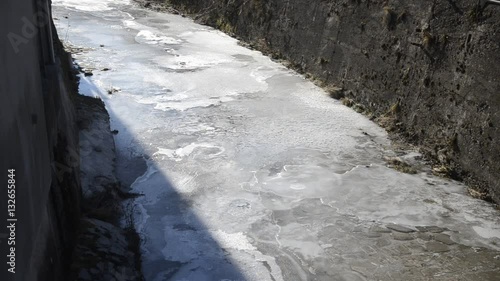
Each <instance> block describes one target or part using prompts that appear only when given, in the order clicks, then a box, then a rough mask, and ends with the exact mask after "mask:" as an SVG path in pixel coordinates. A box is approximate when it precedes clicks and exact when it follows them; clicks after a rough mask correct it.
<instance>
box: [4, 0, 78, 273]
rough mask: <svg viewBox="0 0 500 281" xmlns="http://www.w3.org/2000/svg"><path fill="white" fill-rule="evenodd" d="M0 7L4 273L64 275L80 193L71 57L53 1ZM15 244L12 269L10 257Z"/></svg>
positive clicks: (8, 3)
mask: <svg viewBox="0 0 500 281" xmlns="http://www.w3.org/2000/svg"><path fill="white" fill-rule="evenodd" d="M0 11H1V14H2V15H1V20H0V22H1V24H0V36H1V42H2V44H1V45H0V65H1V68H0V77H1V78H0V79H1V82H0V107H1V110H0V115H1V116H0V128H1V132H2V133H1V135H0V150H1V157H2V158H1V160H0V173H1V174H2V177H1V178H2V181H3V182H2V183H1V184H2V187H1V188H0V190H1V191H0V214H1V215H0V219H1V224H2V226H1V230H0V255H1V257H2V259H1V261H2V262H1V264H2V265H1V267H0V280H27V281H33V280H64V281H66V280H67V279H65V275H66V274H67V272H66V271H67V270H68V269H69V257H70V255H71V252H72V249H73V244H74V242H75V241H74V237H75V235H74V234H75V232H76V230H77V227H78V223H79V217H80V215H79V212H80V211H79V210H80V207H79V202H80V196H81V190H80V183H79V160H78V131H77V127H76V123H75V112H74V106H73V101H72V99H74V96H75V95H76V91H77V89H76V83H75V81H74V80H73V79H74V78H73V75H72V72H71V70H72V66H71V64H72V62H71V59H70V57H69V56H68V54H66V53H65V52H64V51H63V50H62V46H61V45H60V43H59V41H58V39H57V34H55V28H53V26H52V20H51V15H50V1H49V0H35V1H32V0H16V1H2V2H1V4H0ZM8 169H15V185H16V188H15V203H16V204H15V218H16V219H17V222H15V234H16V236H15V238H16V239H15V245H9V244H8V243H9V240H8V238H9V236H10V232H9V230H7V229H6V228H5V227H6V224H7V222H6V217H7V215H8V214H7V203H8V202H7V199H8V197H7V190H8V188H7V182H8V172H7V170H8ZM11 203H12V202H11ZM11 247H15V274H13V273H11V272H8V268H11V266H10V265H8V264H6V262H7V261H8V260H7V259H10V258H7V257H6V255H8V254H9V253H10V252H11V251H10V250H11V249H10V248H11Z"/></svg>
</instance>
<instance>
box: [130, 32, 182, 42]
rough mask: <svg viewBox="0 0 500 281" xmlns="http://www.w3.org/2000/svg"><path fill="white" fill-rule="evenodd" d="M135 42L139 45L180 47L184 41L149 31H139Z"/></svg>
mask: <svg viewBox="0 0 500 281" xmlns="http://www.w3.org/2000/svg"><path fill="white" fill-rule="evenodd" d="M135 41H136V42H137V43H141V44H150V45H178V44H181V43H182V40H179V39H175V38H173V37H168V36H165V35H161V34H157V33H154V32H152V31H149V30H141V31H139V33H138V34H137V35H136V36H135Z"/></svg>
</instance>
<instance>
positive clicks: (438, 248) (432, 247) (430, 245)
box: [425, 241, 450, 253]
mask: <svg viewBox="0 0 500 281" xmlns="http://www.w3.org/2000/svg"><path fill="white" fill-rule="evenodd" d="M425 249H426V250H427V251H429V252H434V253H443V252H448V251H449V250H450V248H448V246H446V245H444V244H442V243H439V242H435V241H431V242H427V243H426V244H425Z"/></svg>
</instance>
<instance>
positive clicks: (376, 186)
mask: <svg viewBox="0 0 500 281" xmlns="http://www.w3.org/2000/svg"><path fill="white" fill-rule="evenodd" d="M54 3H55V7H56V8H55V14H56V15H57V16H59V17H63V16H64V15H70V18H69V21H70V22H71V27H70V29H69V34H70V38H71V43H72V44H74V45H77V46H82V47H87V48H89V51H87V52H82V53H80V54H78V55H77V56H76V59H77V62H79V63H81V64H89V65H91V66H92V67H93V68H94V69H96V71H94V76H92V77H82V83H81V86H80V88H81V92H82V94H86V95H90V96H100V97H101V98H102V99H103V100H105V102H106V106H107V108H108V110H109V111H110V114H111V117H112V126H113V128H114V129H117V130H119V132H120V133H119V134H118V135H117V136H116V143H117V152H118V153H119V155H121V157H124V159H127V157H128V158H130V159H134V157H138V156H143V157H144V158H145V159H146V160H147V165H148V168H147V171H146V172H145V173H144V175H142V176H141V177H139V178H138V179H137V180H136V181H135V182H134V183H133V185H132V187H133V191H134V192H138V193H142V194H144V196H143V197H140V198H138V199H137V200H136V203H137V206H136V208H135V213H136V226H137V229H138V230H139V232H140V233H141V237H142V238H143V245H142V251H143V253H144V256H143V269H144V272H145V277H146V280H148V281H149V280H243V279H245V280H259V281H262V280H277V281H278V280H374V279H378V280H390V279H395V280H403V279H404V280H406V279H408V278H406V276H402V275H400V274H402V272H406V271H405V270H406V269H407V268H410V269H409V270H410V271H411V270H413V271H412V272H414V273H416V274H424V275H425V274H429V275H425V276H427V277H428V276H431V277H429V278H427V277H426V278H427V279H431V278H432V277H435V276H437V275H434V274H438V275H439V276H447V274H458V275H456V276H461V275H463V276H469V275H467V274H474V270H476V269H477V268H483V269H485V268H489V269H490V271H491V270H493V269H494V268H500V264H499V261H498V260H497V259H493V258H490V256H489V255H490V254H491V255H493V256H494V255H499V253H498V252H495V251H496V250H498V248H499V245H500V216H499V212H498V210H495V209H494V208H492V206H491V205H489V204H488V203H486V202H483V201H479V200H475V199H473V198H471V197H469V196H468V195H467V194H466V192H465V187H464V186H463V185H462V184H460V183H457V182H453V181H449V180H445V179H441V178H437V177H434V176H432V175H430V174H429V173H428V172H425V171H423V172H421V173H419V174H416V175H408V174H403V173H400V172H397V171H395V170H392V169H389V168H387V167H386V165H385V162H384V160H383V159H384V156H387V155H394V152H393V151H391V150H390V146H389V145H390V142H389V140H388V138H387V135H386V133H385V132H384V130H383V129H381V128H380V127H378V126H376V125H375V124H374V123H373V122H371V121H370V120H368V119H367V118H366V117H364V116H362V115H359V114H357V113H356V112H354V111H353V110H351V109H349V108H347V107H345V106H343V105H341V104H340V103H339V102H338V101H334V100H332V99H331V98H329V96H328V95H327V93H325V92H324V91H323V90H321V89H320V88H318V87H316V86H315V85H314V84H313V83H311V82H309V81H307V80H305V79H304V78H303V77H302V76H300V75H297V74H295V73H294V72H292V71H290V70H288V69H286V68H284V67H283V66H282V65H280V64H277V63H275V62H273V61H271V60H270V59H269V58H267V57H264V56H262V54H261V53H259V52H257V51H252V50H248V49H245V48H243V47H241V46H239V45H238V44H237V40H235V39H233V38H230V37H228V36H227V35H224V34H222V33H221V32H219V31H215V30H212V29H210V28H207V27H205V26H200V25H197V24H195V23H193V22H192V21H191V20H189V19H186V18H182V17H180V16H174V15H169V14H160V13H155V12H151V11H145V10H142V9H140V8H138V7H137V6H133V5H128V4H126V3H127V2H126V1H102V0H99V1H98V0H79V1H73V0H57V1H54ZM110 14H114V15H115V16H113V17H110V16H109V15H110ZM56 25H57V27H58V29H59V31H60V34H65V32H66V31H67V28H68V25H67V24H66V23H65V22H56ZM100 45H105V47H100ZM103 68H108V69H110V70H109V71H100V69H103ZM110 87H119V88H120V89H121V91H120V92H119V93H115V94H113V95H108V94H107V91H106V89H107V88H110ZM417 156H419V154H418V153H414V152H411V153H409V154H408V155H406V156H402V157H403V158H404V159H406V160H408V161H414V159H415V157H417ZM124 169H125V170H124V171H121V173H122V174H123V173H127V172H130V171H127V170H126V168H124ZM134 172H137V171H134ZM393 223H396V224H399V225H402V226H405V227H408V228H411V229H416V226H435V227H437V228H435V229H439V230H440V231H442V232H443V233H444V234H446V235H449V236H450V237H451V241H453V243H458V244H456V245H455V244H453V245H445V244H438V245H441V246H440V247H436V246H435V244H432V243H434V242H435V241H431V242H432V243H431V242H428V240H425V239H434V238H433V236H432V235H436V234H428V233H427V234H425V233H424V234H420V233H419V234H417V233H410V234H407V233H397V232H395V231H391V230H388V229H387V228H385V226H386V225H387V224H393ZM380 229H382V230H383V231H380ZM436 239H438V238H436ZM436 243H438V242H436ZM472 247H474V248H472ZM478 247H482V248H481V249H485V250H476V249H479V248H478ZM436 251H437V253H436ZM439 251H440V252H439ZM456 257H467V258H462V259H461V260H459V261H456V264H452V262H455V260H456V259H457V258H456ZM474 263H476V265H474ZM422 264H423V265H425V267H424V268H420V267H418V266H417V265H422ZM449 267H450V268H451V267H452V268H454V269H456V270H455V271H453V272H454V273H453V272H451V273H450V272H449V271H447V268H449ZM485 270H486V269H485ZM488 272H489V271H488ZM493 272H494V273H496V271H493ZM450 276H451V277H450ZM456 276H455V275H453V276H452V275H449V279H447V280H457V279H458V278H454V277H456ZM460 278H461V277H460ZM408 280H421V279H418V278H417V279H411V278H409V279H408ZM466 280H468V279H467V278H466ZM485 280H487V279H485ZM491 280H494V279H491Z"/></svg>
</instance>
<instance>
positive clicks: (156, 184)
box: [80, 77, 247, 281]
mask: <svg viewBox="0 0 500 281" xmlns="http://www.w3.org/2000/svg"><path fill="white" fill-rule="evenodd" d="M80 83H81V84H80V89H85V90H86V91H88V90H89V89H90V91H89V92H90V93H93V94H96V95H97V96H98V97H99V98H101V99H102V100H103V101H104V102H105V104H106V100H107V97H106V95H107V94H108V93H107V92H106V91H105V90H103V89H100V88H99V87H98V86H97V85H96V84H94V83H93V81H92V79H91V78H88V77H82V79H81V80H80ZM107 110H108V113H109V115H110V118H111V126H112V129H113V130H114V129H116V130H117V131H115V133H116V134H117V135H116V137H115V140H116V138H119V137H123V138H125V139H127V140H128V141H127V142H128V143H133V146H136V147H135V149H134V150H135V151H146V149H145V148H144V147H142V146H141V144H140V142H139V141H138V140H137V138H136V136H133V135H132V134H131V133H129V131H128V130H127V125H126V124H124V122H122V120H120V117H119V116H117V114H116V113H115V112H114V111H113V110H110V108H109V106H108V107H107ZM123 134H125V136H124V135H123ZM116 160H117V166H116V174H117V178H118V180H120V181H121V182H122V185H123V186H124V187H125V188H129V189H130V190H127V191H130V192H133V193H139V194H141V196H140V197H138V198H136V199H134V200H135V201H134V203H133V204H129V206H131V209H130V210H128V211H129V212H130V211H131V212H133V214H134V219H135V222H134V223H135V226H136V230H137V232H138V233H139V235H140V236H141V239H142V241H141V248H142V270H143V273H144V277H145V280H146V281H167V280H193V281H204V280H207V281H208V280H234V281H236V280H247V278H246V277H245V275H244V273H243V272H242V270H241V268H239V266H238V265H237V264H236V262H235V260H234V259H233V258H232V257H231V254H230V253H229V251H227V250H226V249H224V248H223V247H222V246H221V244H220V243H219V242H218V241H217V239H216V237H214V236H213V235H212V232H211V231H213V229H212V230H211V229H209V228H208V227H207V225H206V224H205V223H204V222H203V220H202V219H201V218H200V217H199V216H198V215H197V214H196V212H195V211H194V209H193V201H192V200H191V199H190V198H188V197H186V196H185V195H183V194H181V193H180V192H179V191H178V189H177V187H176V186H175V185H174V184H173V182H172V180H171V179H170V178H169V176H168V174H167V173H165V172H164V171H162V169H161V168H160V166H159V165H158V163H157V162H155V160H154V159H153V155H149V154H147V153H144V154H142V155H136V154H134V153H130V151H129V150H128V148H123V147H120V145H119V144H118V145H117V148H116Z"/></svg>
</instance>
